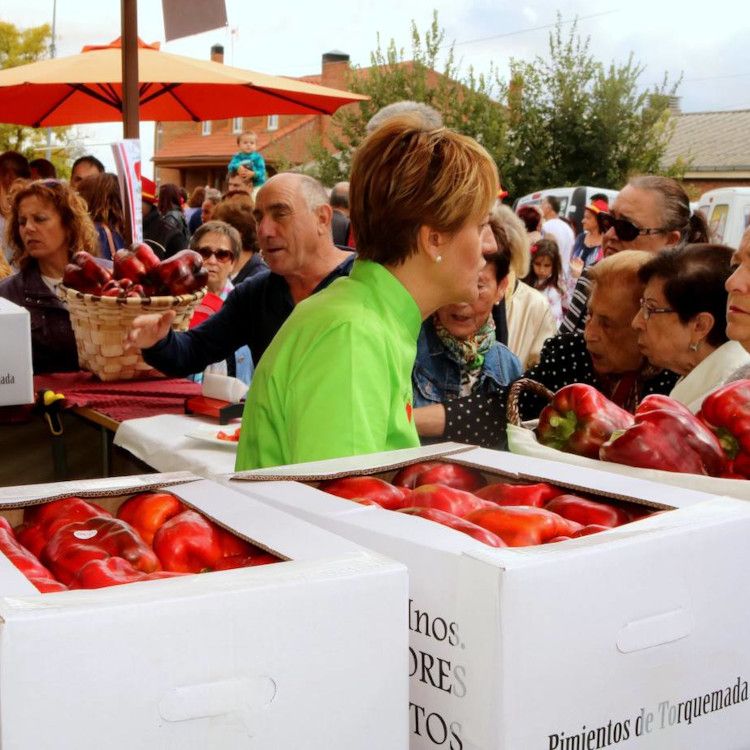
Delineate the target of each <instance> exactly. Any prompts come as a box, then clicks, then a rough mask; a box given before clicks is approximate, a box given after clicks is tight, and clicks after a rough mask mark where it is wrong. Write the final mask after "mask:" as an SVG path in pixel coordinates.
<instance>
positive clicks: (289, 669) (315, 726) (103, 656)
mask: <svg viewBox="0 0 750 750" xmlns="http://www.w3.org/2000/svg"><path fill="white" fill-rule="evenodd" d="M171 482H178V483H177V484H175V485H174V486H169V491H171V492H174V493H175V494H177V495H179V496H180V497H181V498H183V499H184V500H185V501H186V502H187V503H189V504H190V505H193V506H195V507H196V508H199V509H200V510H201V511H203V512H204V513H205V514H206V515H209V516H211V517H212V518H214V519H215V520H217V521H218V522H220V523H222V524H223V525H225V526H227V527H229V528H231V529H233V530H235V531H237V532H239V533H240V534H242V535H243V536H245V537H246V538H248V539H253V540H255V541H257V542H258V543H260V544H261V545H263V546H265V547H267V548H269V549H270V550H272V551H274V552H276V553H277V554H279V555H280V556H283V557H286V558H289V560H288V561H285V562H281V563H276V564H272V565H265V566H262V567H255V568H244V569H237V570H229V571H223V572H215V573H206V574H201V575H192V576H185V577H180V578H173V579H167V580H157V581H147V582H139V583H132V584H127V585H124V586H114V587H111V588H104V589H97V590H89V591H82V590H81V591H64V592H61V593H55V594H39V593H38V592H37V591H36V589H34V588H33V586H32V585H31V584H30V583H28V581H27V580H26V579H25V578H24V577H23V576H22V575H21V573H19V572H18V571H17V570H16V568H15V567H13V565H12V564H11V563H10V562H9V561H8V560H7V559H6V558H5V557H4V556H2V555H0V594H2V596H0V745H2V748H3V750H30V749H31V748H34V750H43V749H49V750H53V749H54V750H66V749H67V748H70V749H71V750H72V749H73V748H75V750H82V749H85V750H89V749H91V750H101V749H102V748H107V750H117V749H119V748H123V749H124V748H144V749H145V748H160V749H164V750H177V749H178V748H179V749H180V750H182V749H184V748H188V749H190V748H196V749H198V748H200V749H201V750H207V749H208V748H211V749H212V750H213V748H216V749H217V750H219V749H220V750H232V749H233V748H243V749H250V748H254V749H255V748H257V750H270V749H273V750H301V748H305V750H309V749H313V748H315V749H319V750H331V748H336V749H337V750H352V749H353V748H368V749H369V750H384V749H385V748H387V749H388V750H390V749H391V748H394V749H403V748H406V747H407V746H408V716H407V700H408V698H407V696H408V684H407V678H406V674H405V666H406V653H407V645H408V644H407V630H406V612H405V607H406V601H407V577H406V570H405V568H404V567H403V565H401V564H399V563H396V562H393V561H391V560H387V559H385V558H383V557H381V556H380V555H378V554H375V553H372V552H369V551H366V550H363V549H362V548H361V547H359V546H358V545H356V544H353V543H352V542H350V541H346V540H344V539H342V538H338V537H336V536H334V535H333V534H330V533H329V532H326V531H324V530H322V529H320V528H317V527H314V526H312V525H310V524H308V523H305V522H303V521H300V520H299V519H297V518H294V517H292V516H289V515H287V514H285V513H282V512H280V511H278V510H275V509H273V508H270V507H269V506H268V505H264V504H261V503H259V502H256V501H253V500H252V499H250V498H248V497H246V496H243V495H241V494H240V493H238V492H235V491H232V490H231V489H229V488H227V487H224V486H221V485H218V484H216V483H213V482H210V481H206V480H198V479H197V478H196V477H193V476H192V475H189V474H187V473H182V474H175V475H147V476H143V477H120V478H116V479H104V480H92V481H84V482H67V483H62V484H57V485H36V486H30V487H19V488H2V490H0V504H2V511H3V514H4V515H6V516H10V517H13V515H14V514H15V516H16V518H13V520H17V517H18V515H20V511H18V510H15V511H12V510H8V508H10V507H11V506H14V505H17V504H18V503H19V502H21V503H24V502H32V501H35V500H38V499H43V498H46V499H53V498H54V497H61V496H66V495H70V494H75V495H78V496H85V497H100V496H101V495H102V493H109V494H116V495H117V494H122V495H127V494H130V493H132V492H134V491H137V490H140V489H141V488H143V487H144V486H149V485H151V486H153V485H158V486H165V485H169V484H170V483H171ZM107 502H108V501H107V500H106V499H105V501H104V503H105V504H106V503H107ZM109 502H112V503H116V502H117V501H116V500H112V501H109Z"/></svg>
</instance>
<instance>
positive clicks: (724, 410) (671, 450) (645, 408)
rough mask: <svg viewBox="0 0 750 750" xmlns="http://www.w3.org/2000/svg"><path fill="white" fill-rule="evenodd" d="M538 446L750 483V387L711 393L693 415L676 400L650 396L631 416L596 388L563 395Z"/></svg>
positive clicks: (576, 387)
mask: <svg viewBox="0 0 750 750" xmlns="http://www.w3.org/2000/svg"><path fill="white" fill-rule="evenodd" d="M536 434H537V439H538V440H539V442H540V443H542V444H543V445H547V446H549V447H552V448H556V449H558V450H562V451H565V452H567V453H575V454H577V455H581V456H587V457H589V458H599V459H601V460H603V461H611V462H613V463H619V464H626V465H628V466H634V467H638V468H642V469H659V470H661V471H673V472H681V473H688V474H700V475H703V476H710V477H722V478H732V479H748V478H750V380H737V381H733V382H731V383H728V384H727V385H724V386H722V387H721V388H719V389H717V390H715V391H714V392H713V393H711V394H709V395H708V396H707V397H706V399H705V400H704V402H703V406H702V408H701V411H700V412H698V414H692V413H691V412H690V410H689V409H688V408H687V407H685V406H684V405H683V404H681V403H680V402H678V401H675V400H674V399H672V398H669V397H668V396H661V395H655V394H654V395H650V396H646V397H645V398H644V399H643V400H642V401H641V403H640V404H639V405H638V407H637V408H636V410H635V413H634V414H630V413H628V412H626V411H624V410H623V409H620V407H618V406H617V405H615V404H614V403H612V402H611V401H609V400H608V399H607V398H606V397H605V396H604V395H603V394H602V393H600V392H599V391H597V390H596V389H595V388H593V387H592V386H589V385H585V384H583V383H575V384H573V385H569V386H566V387H565V388H562V389H560V390H559V391H558V392H557V393H556V394H555V396H554V398H553V399H552V401H551V402H550V404H549V405H548V406H547V407H545V409H544V410H543V411H542V413H541V415H540V418H539V425H538V427H537V431H536Z"/></svg>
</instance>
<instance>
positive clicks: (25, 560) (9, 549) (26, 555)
mask: <svg viewBox="0 0 750 750" xmlns="http://www.w3.org/2000/svg"><path fill="white" fill-rule="evenodd" d="M2 521H3V523H2V524H1V525H0V552H2V553H3V554H4V555H5V556H6V557H7V558H8V559H9V560H10V561H11V562H12V563H13V565H15V566H16V568H18V570H20V571H21V573H23V574H24V575H25V576H26V578H28V579H29V580H30V581H31V582H32V583H34V584H35V585H36V583H35V581H36V580H44V579H51V578H53V575H52V573H50V572H49V570H47V568H45V567H44V565H42V563H41V562H40V561H39V560H38V559H37V557H36V555H33V554H32V553H31V552H29V550H27V549H26V547H24V546H22V545H21V543H20V542H19V541H18V540H17V539H16V537H15V535H14V534H13V529H12V528H11V527H10V524H9V523H8V521H7V520H6V519H5V518H2ZM37 588H38V586H37Z"/></svg>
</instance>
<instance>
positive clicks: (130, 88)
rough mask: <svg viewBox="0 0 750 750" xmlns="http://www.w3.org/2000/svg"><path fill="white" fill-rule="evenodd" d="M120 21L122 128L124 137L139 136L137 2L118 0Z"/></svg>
mask: <svg viewBox="0 0 750 750" xmlns="http://www.w3.org/2000/svg"><path fill="white" fill-rule="evenodd" d="M120 11H121V23H122V130H123V137H124V138H139V137H140V128H139V122H138V118H139V112H138V4H137V0H120Z"/></svg>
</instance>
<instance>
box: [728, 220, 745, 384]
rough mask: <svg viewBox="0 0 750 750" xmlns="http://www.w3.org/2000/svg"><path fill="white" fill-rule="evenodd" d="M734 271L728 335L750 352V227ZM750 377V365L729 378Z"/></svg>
mask: <svg viewBox="0 0 750 750" xmlns="http://www.w3.org/2000/svg"><path fill="white" fill-rule="evenodd" d="M732 268H733V269H734V270H733V273H732V275H731V276H730V277H729V278H728V279H727V283H726V290H727V292H728V294H729V297H728V298H727V336H729V338H730V339H731V340H732V341H736V342H738V343H739V344H740V345H741V346H742V348H743V349H744V350H745V351H747V352H750V228H748V229H746V230H745V233H744V234H743V235H742V239H741V240H740V245H739V248H738V249H737V252H735V254H734V256H733V257H732ZM740 378H750V365H745V366H743V367H739V368H738V369H737V370H736V371H735V372H734V373H733V374H732V375H731V377H730V378H728V379H729V380H737V379H740Z"/></svg>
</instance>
